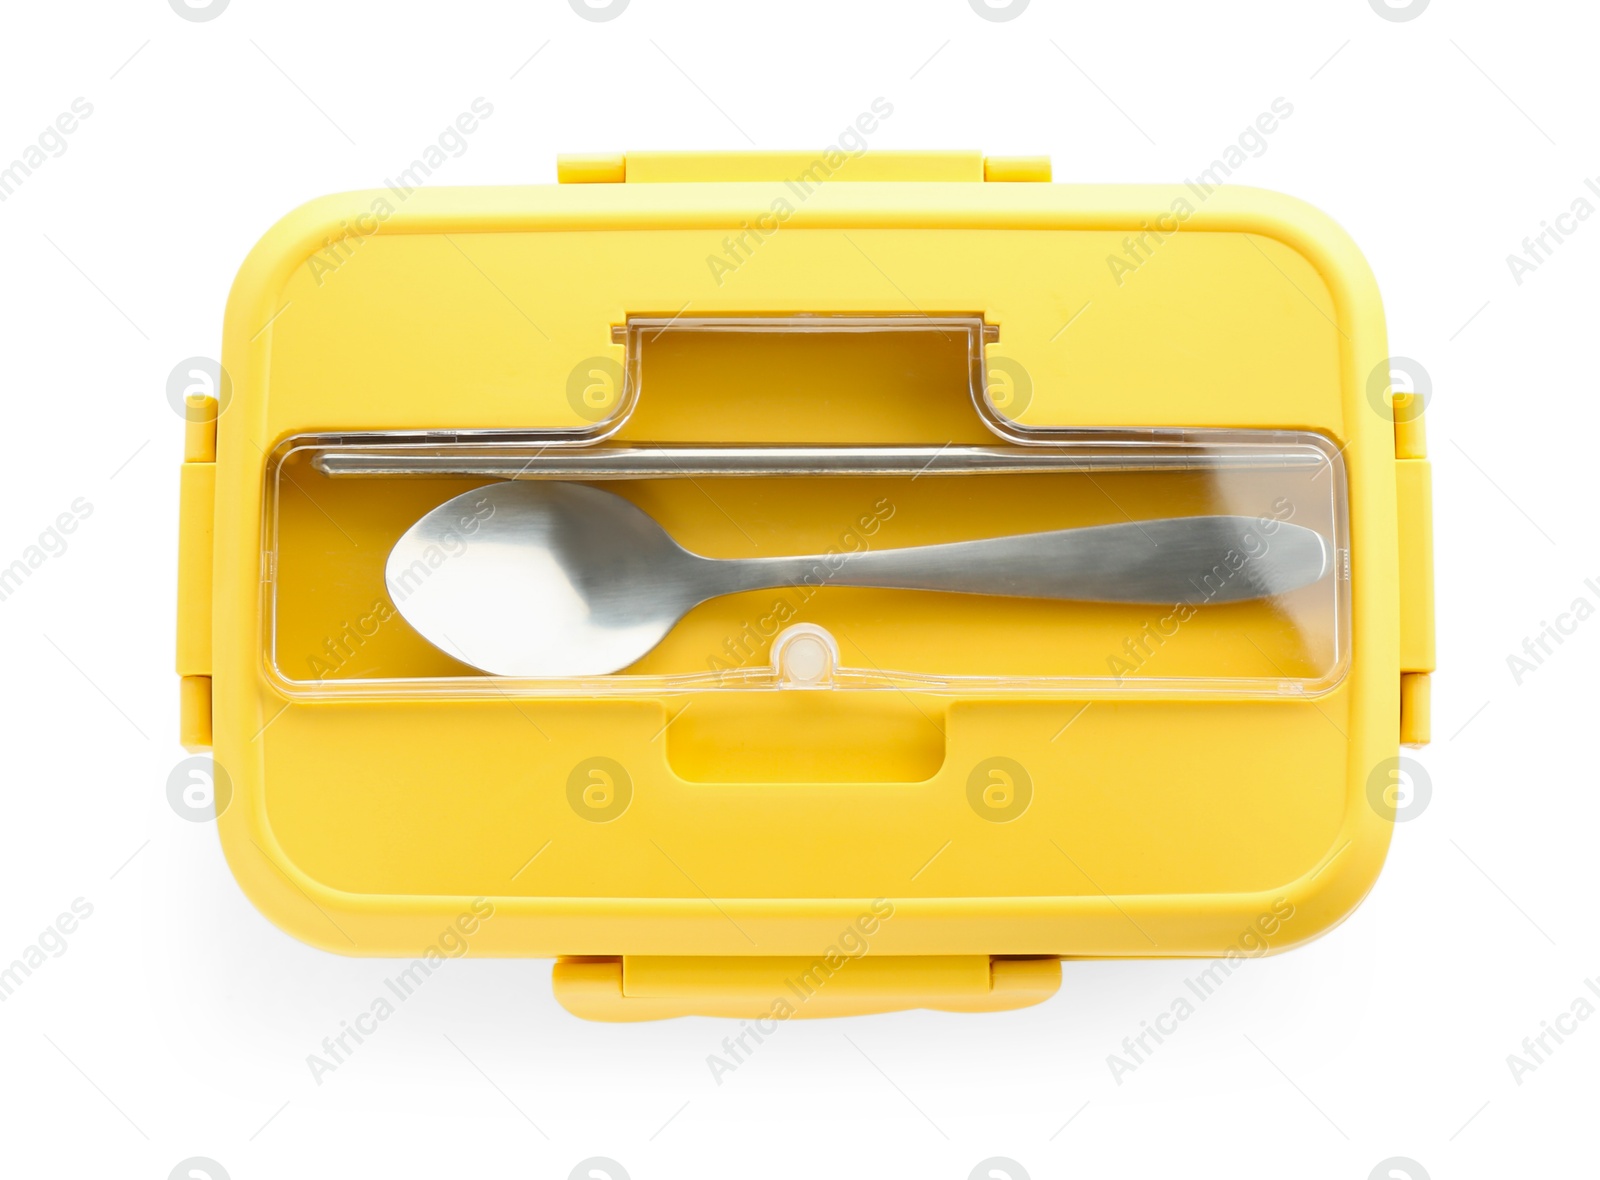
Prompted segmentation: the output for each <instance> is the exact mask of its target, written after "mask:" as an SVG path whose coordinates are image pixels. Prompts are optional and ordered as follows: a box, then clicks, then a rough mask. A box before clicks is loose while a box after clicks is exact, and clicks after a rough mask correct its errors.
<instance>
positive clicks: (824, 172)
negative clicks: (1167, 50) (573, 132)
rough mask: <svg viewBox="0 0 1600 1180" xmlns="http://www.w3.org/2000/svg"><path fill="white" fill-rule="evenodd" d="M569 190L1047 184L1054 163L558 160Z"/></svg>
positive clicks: (956, 156) (780, 155)
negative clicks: (719, 184) (721, 184)
mask: <svg viewBox="0 0 1600 1180" xmlns="http://www.w3.org/2000/svg"><path fill="white" fill-rule="evenodd" d="M556 179H557V180H559V181H560V182H561V183H562V184H621V183H628V184H665V183H674V182H677V183H685V182H699V183H707V182H713V181H732V182H738V181H758V180H781V181H792V182H794V183H797V184H802V185H805V184H815V183H817V182H819V181H823V180H830V181H831V180H849V181H912V180H917V181H984V180H987V181H1047V180H1049V179H1050V158H1049V157H1048V156H993V157H990V158H989V159H985V158H984V156H983V153H982V152H872V151H869V152H862V153H860V154H859V155H851V154H850V153H848V152H844V151H841V150H839V149H838V148H823V149H821V150H818V151H802V152H628V153H627V154H625V155H624V154H622V153H616V154H610V155H607V154H599V155H571V156H557V157H556Z"/></svg>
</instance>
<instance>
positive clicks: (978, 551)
mask: <svg viewBox="0 0 1600 1180" xmlns="http://www.w3.org/2000/svg"><path fill="white" fill-rule="evenodd" d="M1329 556H1330V554H1329V548H1328V545H1327V543H1326V542H1325V541H1324V540H1323V538H1322V535H1321V534H1320V533H1318V532H1316V531H1315V530H1313V529H1308V528H1304V527H1302V526H1300V525H1295V524H1289V523H1287V522H1282V521H1272V520H1267V521H1260V520H1257V519H1256V518H1254V517H1249V516H1191V517H1178V518H1173V519H1166V520H1145V521H1138V522H1133V521H1130V522H1128V523H1125V524H1109V525H1098V526H1094V527H1091V528H1078V529H1061V530H1057V531H1054V532H1047V533H1027V534H1023V535H1021V536H1011V537H995V538H992V539H987V540H978V541H957V542H953V543H950V544H944V545H920V546H915V547H912V548H905V549H877V550H861V551H858V552H855V553H848V554H834V555H832V556H816V557H767V558H746V559H740V560H713V559H703V560H710V561H712V564H714V565H716V566H719V567H723V568H722V570H721V576H722V577H724V578H726V579H727V581H728V583H729V588H728V591H726V592H729V593H731V592H733V591H735V590H755V589H767V588H773V587H778V586H786V585H798V584H805V585H810V586H873V587H880V588H884V589H898V590H943V591H947V592H953V593H958V594H987V595H997V596H1004V597H1011V598H1056V599H1071V600H1076V601H1089V602H1142V603H1163V604H1175V603H1178V602H1180V601H1187V602H1191V603H1195V604H1199V603H1203V602H1238V601H1243V600H1246V599H1252V598H1263V597H1267V596H1269V595H1273V594H1284V593H1287V592H1288V591H1290V590H1294V589H1297V588H1299V587H1301V586H1307V585H1310V584H1311V583H1313V582H1316V581H1318V580H1320V579H1321V578H1322V577H1323V576H1324V575H1325V574H1326V573H1327V571H1328V568H1329V565H1330V561H1329Z"/></svg>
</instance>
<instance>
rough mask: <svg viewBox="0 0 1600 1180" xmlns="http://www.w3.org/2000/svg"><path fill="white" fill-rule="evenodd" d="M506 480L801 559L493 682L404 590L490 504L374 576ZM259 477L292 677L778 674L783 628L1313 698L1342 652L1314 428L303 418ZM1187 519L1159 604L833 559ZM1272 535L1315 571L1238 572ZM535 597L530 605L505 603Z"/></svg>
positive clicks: (929, 659)
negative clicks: (1216, 546) (921, 577)
mask: <svg viewBox="0 0 1600 1180" xmlns="http://www.w3.org/2000/svg"><path fill="white" fill-rule="evenodd" d="M508 478H515V479H517V480H519V481H523V480H554V481H560V482H569V483H580V484H583V485H586V486H588V487H592V488H596V489H600V490H602V491H603V492H604V493H605V494H607V495H610V496H618V497H622V498H623V499H625V500H626V501H628V502H630V503H631V504H633V505H634V506H636V507H637V508H638V509H639V510H641V511H642V512H643V513H645V514H646V515H647V516H648V517H649V518H651V519H652V520H654V521H655V522H656V524H658V525H659V526H660V527H661V528H662V529H664V530H665V532H666V533H667V534H669V535H670V536H671V537H672V538H673V540H675V541H676V542H677V543H678V544H679V545H680V546H682V547H683V548H684V549H687V550H688V551H690V552H692V553H695V554H698V555H700V556H702V557H707V558H721V559H744V558H770V557H777V556H796V555H806V556H811V557H814V558H815V560H814V561H813V562H810V563H807V564H806V566H805V567H804V571H805V572H804V573H803V574H802V575H801V576H800V577H799V578H797V579H793V580H790V581H786V582H785V584H782V585H776V586H771V587H767V588H761V589H752V590H744V591H740V592H737V593H731V594H726V595H721V596H718V597H713V598H710V599H708V600H706V601H703V602H700V603H699V604H698V605H695V606H693V607H692V608H691V609H689V610H687V612H686V613H685V614H684V615H683V616H682V617H681V618H680V619H679V620H678V621H677V623H676V624H675V625H673V626H671V627H670V629H668V630H667V631H666V633H665V636H664V638H662V639H661V641H660V642H659V644H657V645H656V646H654V647H653V648H651V649H650V650H648V652H647V653H646V654H644V655H643V656H642V657H641V658H639V659H637V660H635V661H634V662H632V663H630V664H628V665H627V666H625V667H622V668H620V669H618V670H617V671H616V672H614V673H610V674H606V675H586V676H582V677H559V676H557V677H535V678H516V679H509V678H506V677H497V676H491V675H489V674H487V673H485V672H483V671H481V670H480V669H479V668H477V667H474V666H473V665H472V664H470V663H468V662H464V661H463V660H462V659H458V658H455V656H453V655H452V654H450V652H449V651H448V650H447V648H446V646H445V645H444V644H441V643H439V642H436V641H430V639H429V638H428V637H425V636H424V635H423V634H421V633H419V631H418V629H417V628H416V627H414V626H413V625H412V622H411V621H409V620H408V618H407V616H406V601H405V599H406V597H407V595H408V594H411V593H416V592H419V591H420V589H421V588H423V587H424V586H425V584H426V583H427V582H428V581H429V580H431V579H435V578H438V577H439V576H440V573H441V571H443V570H445V569H446V567H447V566H449V565H450V564H451V563H463V562H471V561H473V560H474V555H473V550H474V547H482V546H484V545H490V544H503V543H504V542H503V540H502V539H501V538H499V537H497V536H496V535H494V533H493V530H494V529H495V528H496V527H497V522H495V521H494V520H493V511H494V510H493V506H492V505H490V504H488V502H487V500H484V501H478V502H476V503H478V507H477V508H476V509H475V510H472V511H464V512H461V513H460V514H459V519H458V520H456V521H455V523H454V525H453V527H450V528H447V529H445V530H444V531H443V532H442V533H441V534H439V536H438V537H437V538H436V543H433V544H430V545H428V546H427V547H426V548H424V549H423V550H420V551H419V552H418V553H417V554H416V555H415V556H414V557H413V559H412V560H411V561H409V562H408V563H407V564H406V566H405V568H404V569H403V570H401V572H400V574H399V577H398V578H397V579H396V580H395V581H394V583H393V584H390V583H389V582H387V581H386V576H385V575H386V564H387V562H388V558H389V555H390V552H391V550H392V549H393V548H394V546H395V544H396V542H397V541H399V539H400V538H401V537H402V535H403V534H405V533H406V531H407V530H408V529H410V528H411V526H412V525H414V524H415V523H416V522H417V521H418V520H420V519H421V518H422V517H424V516H425V515H426V514H427V513H429V512H431V511H433V510H435V509H437V508H438V507H439V506H440V505H442V504H444V503H446V502H447V501H449V500H451V499H452V498H453V497H457V496H460V495H461V494H462V493H465V492H469V491H472V490H473V489H483V488H487V487H490V486H491V485H495V484H499V483H502V482H504V481H505V480H506V479H508ZM268 481H269V486H268V488H267V489H266V492H267V495H266V504H267V513H268V521H267V526H268V527H267V529H266V537H267V542H268V543H267V550H266V552H265V553H264V555H263V595H264V597H263V611H264V628H263V630H264V638H265V643H266V658H267V662H268V666H269V667H270V669H271V670H272V671H273V673H274V674H275V678H276V679H277V680H278V681H280V682H281V684H282V685H283V687H284V688H285V689H287V690H288V691H291V692H294V693H299V694H352V693H353V694H369V693H371V694H384V695H387V694H395V693H420V694H426V695H438V694H444V695H449V694H452V693H463V694H469V695H478V694H483V693H500V692H504V691H506V687H507V686H508V685H509V684H513V683H514V684H516V685H517V686H518V690H519V691H523V690H526V691H533V692H541V691H548V692H560V693H570V692H571V691H573V689H574V687H581V689H582V691H583V692H585V693H587V692H600V693H615V692H621V693H627V692H659V691H662V690H663V689H685V690H696V689H711V690H738V689H764V688H773V687H784V686H792V685H794V684H795V683H797V682H805V677H804V676H802V677H801V678H800V680H799V681H797V680H796V678H795V676H794V675H793V670H792V669H785V668H783V667H781V666H780V665H781V664H782V661H781V660H776V661H775V659H774V647H775V641H776V640H777V639H778V637H779V636H780V635H782V634H784V633H785V632H786V631H787V630H788V629H789V628H792V627H796V626H799V625H804V626H805V627H806V629H807V630H808V631H809V632H810V633H811V634H812V635H813V636H820V637H821V639H822V642H823V643H824V644H831V646H832V647H833V648H834V649H836V652H837V655H836V657H833V658H832V659H831V660H830V663H831V664H833V665H834V666H831V667H829V668H827V669H826V670H825V672H824V674H823V675H821V676H820V678H818V679H816V680H815V681H812V683H819V684H821V685H828V684H837V685H840V686H845V687H854V688H871V687H882V688H889V689H892V688H921V689H926V690H934V691H937V690H939V689H941V688H955V687H958V686H959V687H960V688H961V690H962V691H974V690H977V691H983V690H993V691H996V692H1006V693H1010V692H1017V691H1028V690H1030V689H1043V690H1064V689H1072V690H1074V691H1102V690H1103V691H1108V692H1121V691H1140V690H1162V691H1167V692H1179V693H1187V692H1228V693H1252V694H1259V693H1269V694H1278V693H1315V692H1319V691H1323V690H1326V689H1327V688H1330V687H1331V686H1332V685H1333V684H1335V683H1336V682H1337V681H1338V679H1339V677H1340V675H1341V672H1342V668H1343V666H1344V662H1345V658H1346V655H1347V652H1346V646H1347V643H1348V640H1347V634H1348V627H1347V619H1348V611H1349V603H1348V585H1349V581H1348V576H1349V569H1348V552H1349V546H1348V541H1347V538H1346V536H1345V509H1344V495H1345V492H1344V476H1343V469H1342V465H1341V462H1340V458H1339V456H1338V454H1337V451H1336V450H1335V448H1334V447H1333V446H1332V445H1331V444H1329V443H1328V442H1327V440H1325V439H1323V438H1321V437H1320V436H1316V435H1310V434H1297V433H1290V432H1280V431H1274V432H1254V433H1252V432H1240V433H1233V432H1230V433H1227V434H1223V433H1220V432H1200V433H1197V432H1180V431H1170V432H1168V431H1154V432H1141V433H1140V434H1138V435H1136V436H1122V437H1108V436H1107V434H1106V432H1083V433H1080V434H1073V433H1072V432H1062V433H1060V434H1057V435H1055V436H1053V437H1051V438H1050V439H1049V440H1047V441H1036V442H1030V444H1029V445H1026V446H1019V445H1016V444H1010V443H1007V442H1004V441H1003V440H999V439H991V440H990V441H989V442H988V443H983V442H974V443H962V444H947V445H944V446H938V445H932V446H918V447H907V446H886V445H876V444H874V445H849V446H841V445H838V444H835V443H828V444H823V445H815V444H809V443H808V444H803V445H802V444H776V445H763V446H753V445H748V444H739V445H734V446H729V445H722V446H706V445H685V444H680V443H667V444H644V443H636V442H630V441H627V440H623V439H616V438H612V439H608V440H604V441H597V442H592V443H587V444H583V443H577V444H574V443H571V442H567V441H563V442H561V443H560V444H559V445H552V441H551V440H550V439H549V438H547V437H544V436H541V435H537V434H530V435H508V434H505V433H503V432H484V433H481V434H471V433H461V434H457V435H454V436H450V437H448V438H444V437H441V436H439V435H436V434H435V435H411V434H382V435H376V434H363V435H314V436H302V437H299V438H296V439H293V440H290V442H288V443H286V444H285V445H284V446H283V447H281V448H279V450H278V452H277V453H276V454H275V455H274V456H273V460H272V462H271V464H270V465H269V471H268ZM468 503H469V504H470V503H474V501H472V500H471V499H470V498H469V500H468ZM1199 516H1227V517H1232V518H1237V519H1238V521H1239V522H1240V524H1239V533H1238V543H1237V544H1233V545H1229V546H1228V547H1227V548H1226V550H1219V551H1217V552H1216V553H1215V556H1214V559H1213V558H1212V557H1210V556H1208V557H1206V558H1205V559H1204V560H1202V561H1199V562H1198V563H1197V562H1196V561H1195V559H1194V558H1193V557H1190V558H1189V559H1188V560H1189V565H1188V566H1187V567H1182V569H1181V572H1182V575H1183V576H1182V577H1181V579H1179V580H1180V581H1181V582H1182V589H1181V590H1176V591H1174V592H1172V593H1170V594H1166V595H1165V596H1164V597H1163V598H1162V599H1161V600H1159V601H1149V602H1143V601H1141V602H1116V601H1094V600H1053V599H1046V598H1021V597H1007V596H1003V595H998V594H995V595H991V594H974V593H952V592H939V591H930V590H912V589H886V588H877V587H872V586H856V585H845V584H842V581H843V576H842V571H845V570H847V569H855V568H859V565H858V564H853V563H859V558H860V555H863V554H868V553H877V552H881V551H885V550H890V549H902V548H908V547H914V546H927V545H939V544H947V543H950V542H960V541H972V540H977V539H981V538H995V537H1007V536H1018V535H1024V534H1034V533H1045V532H1050V531H1054V530H1065V529H1080V528H1089V527H1093V526H1102V525H1130V524H1131V525H1132V526H1135V528H1134V529H1133V530H1132V531H1130V530H1129V529H1124V530H1123V531H1122V534H1119V535H1123V536H1125V537H1126V538H1127V540H1128V541H1129V543H1133V542H1134V541H1135V539H1137V538H1139V537H1140V534H1141V533H1147V532H1148V531H1149V530H1143V529H1138V528H1137V527H1136V526H1139V525H1140V524H1142V523H1148V522H1154V521H1160V520H1166V519H1170V518H1189V517H1199ZM1152 527H1153V526H1152ZM1290 529H1310V530H1313V531H1314V532H1315V533H1316V534H1317V535H1318V536H1319V537H1320V538H1322V540H1323V542H1324V543H1325V545H1326V568H1325V569H1324V570H1321V571H1316V570H1302V571H1300V572H1301V575H1302V576H1300V577H1298V578H1297V579H1296V584H1295V585H1293V586H1292V588H1289V589H1287V590H1285V591H1283V592H1278V593H1270V594H1262V595H1259V596H1255V595H1251V594H1250V593H1249V591H1248V590H1241V589H1240V587H1241V586H1248V585H1250V584H1251V580H1252V579H1254V578H1256V577H1257V574H1258V572H1259V571H1260V570H1261V569H1263V568H1264V567H1265V566H1266V564H1267V563H1269V562H1272V561H1274V560H1276V558H1277V555H1278V553H1279V552H1280V551H1281V549H1282V546H1283V541H1284V538H1285V537H1286V536H1287V535H1289V534H1288V530H1290ZM1301 536H1303V534H1301ZM1138 543H1139V544H1143V543H1144V542H1143V541H1142V540H1140V541H1138ZM1150 544H1152V545H1154V544H1155V542H1153V541H1151V542H1150ZM1152 552H1155V550H1152ZM1173 560H1178V559H1177V558H1174V559H1173ZM1301 582H1303V584H1299V583H1301ZM624 589H627V588H624ZM650 589H651V588H650V586H649V585H642V586H638V587H634V588H633V592H636V593H641V594H645V595H648V594H649V593H650ZM507 597H508V600H509V601H508V603H507V605H506V606H505V607H504V608H503V609H505V610H508V611H514V610H517V609H518V608H517V607H516V606H515V605H514V603H515V602H516V600H517V594H516V590H515V588H511V589H509V590H508V594H507ZM397 600H398V601H397ZM463 609H464V610H466V609H471V608H470V606H469V605H466V604H464V606H463ZM536 609H537V608H536V607H535V606H534V605H533V603H532V601H531V599H530V601H529V605H528V607H527V610H528V611H530V612H531V611H535V610H536ZM473 621H474V623H481V622H482V621H483V620H478V619H475V620H473ZM517 622H518V623H519V624H521V625H526V624H527V622H528V620H527V619H525V618H524V619H519V620H517ZM463 625H465V624H463ZM447 634H448V633H447ZM435 639H437V637H435ZM808 650H809V649H808Z"/></svg>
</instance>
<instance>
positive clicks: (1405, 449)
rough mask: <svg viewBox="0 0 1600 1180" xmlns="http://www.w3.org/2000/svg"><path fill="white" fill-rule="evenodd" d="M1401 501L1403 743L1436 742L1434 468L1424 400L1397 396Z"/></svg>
mask: <svg viewBox="0 0 1600 1180" xmlns="http://www.w3.org/2000/svg"><path fill="white" fill-rule="evenodd" d="M1392 405H1393V406H1394V453H1395V464H1394V470H1395V497H1396V503H1397V507H1398V511H1399V522H1398V523H1399V540H1400V743H1401V745H1405V746H1423V745H1427V743H1428V741H1429V740H1430V738H1431V736H1432V735H1431V729H1432V712H1433V709H1432V704H1433V691H1432V689H1433V686H1432V681H1431V680H1430V678H1429V673H1431V672H1432V671H1433V670H1434V666H1435V660H1436V655H1435V651H1434V622H1433V466H1432V464H1430V463H1429V462H1428V459H1427V454H1428V440H1427V434H1426V433H1425V431H1424V429H1423V418H1422V409H1423V407H1422V401H1421V398H1420V397H1419V396H1418V395H1417V394H1416V393H1412V392H1398V391H1397V392H1395V393H1394V395H1393V401H1392Z"/></svg>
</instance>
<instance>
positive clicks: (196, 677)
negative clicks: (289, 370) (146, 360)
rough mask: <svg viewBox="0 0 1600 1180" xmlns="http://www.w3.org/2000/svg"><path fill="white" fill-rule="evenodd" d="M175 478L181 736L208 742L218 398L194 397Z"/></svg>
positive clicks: (197, 744)
mask: <svg viewBox="0 0 1600 1180" xmlns="http://www.w3.org/2000/svg"><path fill="white" fill-rule="evenodd" d="M189 410H190V413H189V419H188V426H187V428H186V430H185V434H184V448H183V458H184V462H183V466H182V468H181V469H180V473H179V484H178V634H177V670H178V675H179V677H180V678H181V680H180V686H179V695H178V702H179V722H178V724H179V738H180V740H181V742H182V743H183V745H184V746H185V747H186V748H188V749H190V750H199V749H208V748H209V747H210V745H211V585H212V582H211V563H212V535H213V531H214V528H215V521H216V501H217V464H216V457H217V403H216V401H215V399H212V398H192V399H190V402H189Z"/></svg>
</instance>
